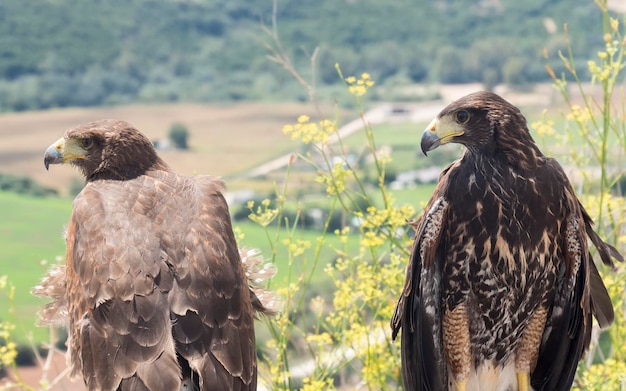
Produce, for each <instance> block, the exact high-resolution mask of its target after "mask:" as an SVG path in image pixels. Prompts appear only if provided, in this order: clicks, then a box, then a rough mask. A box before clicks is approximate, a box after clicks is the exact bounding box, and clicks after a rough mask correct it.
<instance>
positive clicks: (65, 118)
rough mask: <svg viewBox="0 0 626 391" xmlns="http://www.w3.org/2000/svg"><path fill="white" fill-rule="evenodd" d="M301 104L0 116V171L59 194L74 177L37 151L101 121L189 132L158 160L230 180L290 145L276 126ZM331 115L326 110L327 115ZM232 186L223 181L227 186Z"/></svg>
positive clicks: (154, 132) (156, 135)
mask: <svg viewBox="0 0 626 391" xmlns="http://www.w3.org/2000/svg"><path fill="white" fill-rule="evenodd" d="M310 111H311V105H310V104H306V103H238V104H231V105H223V106H217V105H203V104H168V105H131V106H121V107H105V108H69V109H56V110H48V111H38V112H25V113H10V114H4V115H1V116H0V172H4V173H12V174H15V175H21V176H29V177H31V178H33V179H35V180H36V181H37V182H39V183H41V184H44V185H46V186H51V187H54V188H57V189H58V190H59V191H61V192H62V193H64V194H67V190H68V188H69V184H70V182H71V179H72V178H73V177H79V174H78V172H77V171H76V170H75V169H73V168H72V167H69V166H64V167H59V166H53V167H51V168H50V169H51V170H52V171H54V172H53V173H52V174H51V173H48V172H46V170H45V169H44V167H43V153H44V151H45V149H46V148H47V147H48V146H49V145H50V144H51V143H52V142H54V141H55V140H56V139H57V138H59V137H61V136H62V135H63V133H64V132H65V130H67V129H69V128H71V127H74V126H76V125H79V124H81V123H84V122H89V121H94V120H98V119H102V118H117V119H123V120H126V121H128V122H130V123H132V124H133V125H135V126H136V127H137V128H138V129H139V130H141V131H142V132H144V133H145V134H146V135H147V136H148V137H149V138H151V139H153V140H156V139H161V138H164V137H166V136H167V132H168V130H169V127H170V126H171V125H172V123H174V122H182V123H184V124H185V125H186V126H187V127H188V128H189V131H190V140H189V144H190V147H191V150H190V151H184V152H183V151H175V150H172V151H165V152H160V154H161V156H162V157H163V158H164V159H165V160H166V161H167V162H168V163H169V164H170V165H171V166H172V167H173V168H174V169H175V170H177V171H178V172H181V173H183V174H189V175H191V174H210V175H216V176H232V175H235V174H238V173H241V172H243V171H245V170H247V169H250V168H252V167H254V166H256V165H258V164H260V163H263V162H265V161H267V160H270V159H271V158H273V157H276V156H277V155H279V154H281V153H285V152H287V151H289V150H291V149H293V148H295V147H296V144H295V143H293V142H291V141H290V140H289V139H288V138H287V137H285V136H284V135H283V133H282V127H283V125H285V124H287V123H293V122H295V120H296V118H297V116H298V115H300V114H304V113H310ZM327 112H328V113H329V115H331V116H332V113H333V111H332V110H330V109H329V110H327ZM233 186H234V187H238V186H237V184H236V183H229V187H230V188H231V189H232V188H233Z"/></svg>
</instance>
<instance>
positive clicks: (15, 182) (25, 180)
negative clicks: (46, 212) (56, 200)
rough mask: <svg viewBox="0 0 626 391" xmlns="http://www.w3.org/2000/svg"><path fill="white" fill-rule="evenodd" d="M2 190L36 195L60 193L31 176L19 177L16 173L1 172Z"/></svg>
mask: <svg viewBox="0 0 626 391" xmlns="http://www.w3.org/2000/svg"><path fill="white" fill-rule="evenodd" d="M0 191H9V192H13V193H17V194H25V195H31V196H35V197H48V196H56V195H58V192H57V191H56V190H55V189H52V188H49V187H45V186H42V185H40V184H38V183H37V182H35V181H34V180H33V179H31V178H29V177H19V176H16V175H11V174H2V173H0Z"/></svg>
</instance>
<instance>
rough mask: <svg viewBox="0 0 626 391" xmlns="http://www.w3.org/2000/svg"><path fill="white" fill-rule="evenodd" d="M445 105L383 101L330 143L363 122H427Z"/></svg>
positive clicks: (265, 169) (262, 169) (273, 166)
mask: <svg viewBox="0 0 626 391" xmlns="http://www.w3.org/2000/svg"><path fill="white" fill-rule="evenodd" d="M444 106H445V104H444V102H443V101H440V100H438V101H430V102H424V103H384V104H380V105H378V106H376V107H374V108H373V109H371V110H369V111H368V112H366V113H365V114H363V119H361V118H360V117H359V118H356V119H354V120H352V121H350V122H348V123H347V124H345V125H343V126H342V127H341V128H340V129H339V130H338V131H337V135H336V136H335V137H334V138H333V139H331V141H330V142H331V144H332V143H336V142H337V140H338V137H340V138H342V139H344V138H346V137H348V136H350V135H351V134H354V133H356V132H358V131H360V130H361V129H363V122H364V121H365V123H367V124H369V125H376V124H381V123H386V122H429V121H430V120H431V119H433V118H434V117H435V116H436V115H437V113H439V111H440V110H441V109H442V108H443V107H444ZM419 132H420V130H419V129H417V130H416V139H415V140H416V141H415V142H416V143H417V142H418V141H419V140H418V138H419V136H417V135H418V134H419ZM292 155H293V154H292V153H289V154H286V155H282V156H279V157H277V158H275V159H272V160H270V161H269V162H267V163H263V164H261V165H260V166H257V167H255V168H253V169H251V170H250V171H248V172H247V173H245V174H243V177H244V178H255V177H258V176H263V175H267V174H269V173H270V172H272V171H275V170H278V169H280V168H283V167H286V166H287V164H288V163H289V159H290V158H291V156H292Z"/></svg>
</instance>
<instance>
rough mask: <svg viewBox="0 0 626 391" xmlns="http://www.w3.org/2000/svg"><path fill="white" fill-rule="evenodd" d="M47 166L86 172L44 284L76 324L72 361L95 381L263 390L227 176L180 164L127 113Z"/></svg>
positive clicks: (82, 130) (66, 145) (52, 313)
mask: <svg viewBox="0 0 626 391" xmlns="http://www.w3.org/2000/svg"><path fill="white" fill-rule="evenodd" d="M44 163H45V166H46V168H48V165H49V164H58V163H70V164H72V165H74V166H76V167H78V168H79V169H80V170H81V171H82V173H83V174H84V176H85V178H86V181H87V183H86V185H85V187H84V189H83V190H82V191H81V193H80V194H79V195H78V196H77V197H76V199H75V200H74V206H73V211H72V215H71V218H70V222H69V226H68V228H67V253H66V266H65V267H61V268H57V269H54V270H52V271H51V272H50V273H49V275H48V277H47V278H46V279H45V280H44V282H43V284H42V286H40V287H38V288H37V289H36V291H37V292H38V293H40V294H44V295H47V296H51V297H53V298H54V299H55V301H54V302H53V303H51V304H50V305H48V306H47V307H46V308H45V309H44V311H43V313H42V315H43V316H42V317H43V321H44V323H45V322H60V321H62V318H63V317H64V316H65V315H66V316H67V318H68V322H67V324H66V326H67V327H68V333H69V337H68V363H69V365H70V367H71V374H72V375H73V376H74V377H82V378H83V380H84V382H85V384H86V385H87V387H88V388H89V389H90V390H150V391H155V390H162V391H173V390H179V389H186V390H192V389H196V390H206V391H208V390H256V382H257V364H256V346H255V335H254V317H253V307H254V309H257V310H261V311H263V310H264V307H263V306H262V304H261V303H260V301H259V299H258V297H257V295H256V294H255V293H254V292H253V291H251V288H250V287H249V285H248V280H247V278H246V275H245V271H244V266H243V265H242V261H241V257H240V254H239V250H238V248H237V243H236V241H235V237H234V235H233V231H232V227H231V221H230V215H229V212H228V206H227V204H226V201H225V199H224V197H223V195H222V192H223V190H224V186H223V183H222V182H221V181H220V180H218V179H215V178H212V177H208V176H195V177H188V176H183V175H178V174H176V173H175V172H173V171H172V170H171V169H170V168H169V167H168V166H167V164H166V163H165V162H164V161H163V160H161V159H160V158H159V157H158V156H157V154H156V151H155V150H154V148H153V146H152V143H151V142H150V140H148V138H146V137H145V136H144V135H143V134H141V133H140V132H139V131H138V130H137V129H135V128H134V127H133V126H131V125H130V124H128V123H126V122H123V121H117V120H102V121H97V122H91V123H88V124H84V125H81V126H78V127H76V128H74V129H71V130H69V131H68V132H67V133H66V134H65V136H64V137H62V138H61V139H59V140H58V141H56V142H55V143H54V144H52V145H51V146H50V147H49V148H48V149H47V150H46V153H45V157H44Z"/></svg>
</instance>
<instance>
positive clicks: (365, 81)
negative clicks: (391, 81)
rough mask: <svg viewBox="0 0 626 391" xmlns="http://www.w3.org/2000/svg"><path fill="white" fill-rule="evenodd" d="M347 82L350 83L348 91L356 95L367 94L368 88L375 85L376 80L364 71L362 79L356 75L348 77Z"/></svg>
mask: <svg viewBox="0 0 626 391" xmlns="http://www.w3.org/2000/svg"><path fill="white" fill-rule="evenodd" d="M345 82H346V84H348V92H349V93H350V94H352V95H354V96H356V97H360V96H363V95H365V94H366V93H367V90H368V89H369V88H370V87H372V86H373V85H374V80H372V77H371V76H370V74H369V73H362V74H361V78H360V79H357V78H356V77H354V76H349V77H346V79H345Z"/></svg>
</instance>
